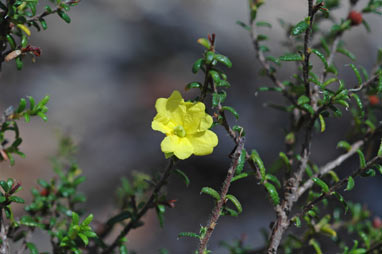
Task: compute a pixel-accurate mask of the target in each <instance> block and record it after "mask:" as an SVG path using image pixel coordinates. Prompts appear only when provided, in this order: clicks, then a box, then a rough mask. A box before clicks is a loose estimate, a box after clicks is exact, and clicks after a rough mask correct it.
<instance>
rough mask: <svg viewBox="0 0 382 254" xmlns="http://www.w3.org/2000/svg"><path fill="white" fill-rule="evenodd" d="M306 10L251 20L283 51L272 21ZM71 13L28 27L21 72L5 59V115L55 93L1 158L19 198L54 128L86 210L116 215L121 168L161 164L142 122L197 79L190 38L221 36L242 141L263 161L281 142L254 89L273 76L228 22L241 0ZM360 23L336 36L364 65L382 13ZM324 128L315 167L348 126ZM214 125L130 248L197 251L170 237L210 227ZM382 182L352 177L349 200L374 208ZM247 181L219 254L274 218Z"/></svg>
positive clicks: (147, 0) (242, 12) (51, 144)
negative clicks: (18, 154)
mask: <svg viewBox="0 0 382 254" xmlns="http://www.w3.org/2000/svg"><path fill="white" fill-rule="evenodd" d="M42 2H43V1H42ZM342 2H343V5H344V6H345V8H343V9H342V10H339V11H336V14H337V15H338V18H340V17H346V16H347V14H346V13H347V10H348V2H347V1H345V0H343V1H342ZM365 2H366V0H362V1H360V3H359V5H358V7H359V6H362V5H363V4H364V3H365ZM305 9H306V3H305V1H302V0H289V1H282V0H268V1H266V5H265V6H264V8H262V10H261V13H259V14H258V17H259V19H260V20H265V21H268V22H270V23H272V24H273V29H272V30H264V33H266V34H267V35H268V36H269V38H270V40H269V44H268V45H269V47H270V48H271V49H272V54H273V55H275V56H278V55H281V54H282V53H283V52H284V51H285V49H284V48H283V47H281V46H280V41H281V40H285V33H284V32H283V30H282V29H281V27H280V25H279V23H278V21H277V18H282V19H284V20H286V21H288V22H292V23H293V22H294V23H296V22H298V21H299V20H301V19H302V18H303V17H304V16H305V15H306V14H305V12H306V10H305ZM69 14H70V16H71V18H72V23H71V24H70V25H67V24H65V23H64V22H63V21H62V20H60V19H59V18H58V17H49V18H48V19H47V22H48V26H49V29H48V31H46V32H41V33H37V32H34V34H33V35H32V41H31V44H32V45H35V46H39V47H41V48H42V50H43V54H42V56H41V57H40V58H38V59H37V63H35V64H33V63H31V61H30V60H26V62H27V64H26V65H25V67H24V70H23V71H22V72H17V71H16V70H15V69H16V68H15V66H14V65H13V64H6V65H4V66H3V72H2V73H1V74H0V85H1V90H0V109H1V111H3V110H4V109H5V108H6V107H7V106H9V105H16V104H17V103H18V101H19V98H20V97H22V96H26V95H32V96H34V97H35V98H36V99H40V98H42V97H43V96H44V95H46V94H48V95H50V96H51V101H50V103H49V105H48V106H49V112H48V117H49V121H48V123H43V122H42V121H41V119H34V120H33V121H32V123H30V124H28V126H26V125H25V124H22V125H21V131H22V133H23V137H24V143H23V145H22V149H23V151H24V152H25V153H26V154H27V158H26V159H18V160H17V162H16V166H14V167H12V168H11V167H9V166H8V165H7V164H6V163H1V164H0V167H1V168H0V177H1V178H2V179H3V178H7V177H14V178H16V179H19V180H21V182H22V184H23V187H24V190H23V192H22V195H23V196H24V197H26V198H30V194H29V192H28V189H29V188H30V187H31V186H36V183H35V182H36V179H37V178H48V177H50V176H51V175H52V171H51V167H50V162H49V157H50V156H52V155H54V153H55V151H56V148H57V140H58V138H57V137H58V136H59V133H66V134H70V135H71V136H73V137H74V139H75V141H76V143H77V144H78V146H79V152H78V161H79V164H80V166H81V167H82V169H83V172H84V174H85V175H86V177H87V179H88V181H87V182H86V183H85V184H83V186H82V190H83V191H84V192H85V193H86V194H87V196H88V203H87V206H86V208H87V209H88V210H89V211H90V212H92V213H94V214H95V215H96V217H98V218H100V219H101V220H102V218H104V217H105V216H107V215H111V214H113V206H112V204H113V201H114V197H115V187H116V186H117V185H118V184H119V182H120V178H121V177H122V176H129V174H130V173H131V172H133V171H135V170H139V171H143V172H147V173H152V172H156V171H158V170H160V169H161V168H163V166H164V165H165V159H164V156H163V154H162V153H161V151H160V147H159V144H160V141H161V139H162V138H163V136H162V135H161V134H160V133H159V132H154V131H152V130H151V127H150V126H151V120H152V118H153V116H154V115H155V109H154V104H155V100H156V98H158V97H168V96H169V94H170V93H171V91H172V90H174V89H178V90H180V91H182V93H183V94H184V95H185V97H186V98H191V97H192V96H193V94H192V93H191V92H188V93H185V92H184V89H183V88H184V86H185V84H187V83H188V82H190V81H195V80H200V79H201V76H199V75H194V74H192V73H191V66H192V64H193V62H194V61H195V60H196V59H197V58H198V57H199V56H200V55H201V53H202V48H201V46H200V45H198V44H197V43H196V40H197V39H198V38H200V37H205V36H206V35H207V34H208V33H212V32H213V33H216V36H217V49H218V51H220V52H221V53H223V54H225V55H227V56H228V57H230V58H231V60H232V62H233V65H234V66H233V68H232V70H230V71H229V72H228V74H229V81H230V82H231V84H232V88H231V89H230V93H229V97H228V100H227V104H231V105H233V106H234V107H235V108H236V109H237V110H238V111H239V112H240V114H241V118H240V120H239V123H240V125H242V126H244V127H245V129H246V132H247V144H248V145H247V146H248V147H251V148H256V149H257V150H258V151H259V153H260V154H261V155H262V156H263V159H264V161H265V163H266V165H270V164H271V163H272V160H273V159H274V158H275V157H276V156H277V155H278V152H279V151H280V149H282V147H283V138H284V135H285V133H284V130H283V128H284V127H285V126H286V125H287V123H288V122H287V121H288V119H287V118H286V117H285V116H284V115H283V114H281V113H279V112H277V111H274V110H272V109H269V108H265V107H263V104H264V102H265V101H267V100H268V99H269V98H271V97H270V95H269V94H259V95H257V96H255V92H256V89H257V88H258V87H259V86H264V85H269V84H270V82H269V80H267V79H264V78H262V77H259V75H258V72H259V69H260V68H259V66H258V64H257V61H256V59H255V53H254V50H253V48H252V44H251V41H250V38H249V35H248V34H247V32H246V31H245V30H244V29H242V28H241V27H239V26H238V25H236V24H235V23H236V21H237V20H243V21H246V20H248V11H247V1H246V0H235V1H232V0H231V1H229V0H219V1H217V0H209V1H207V0H193V1H181V0H110V1H101V0H92V1H85V0H84V1H82V2H81V3H80V4H79V6H77V7H75V8H73V9H72V11H71V12H70V13H69ZM365 19H367V20H368V21H369V22H370V25H371V29H372V31H373V32H372V33H370V34H368V33H367V32H366V31H365V29H364V28H363V27H356V28H355V29H353V31H352V32H351V33H347V34H346V35H345V37H344V39H345V40H346V41H347V47H348V48H349V49H352V51H353V53H354V54H355V55H356V56H357V57H358V60H359V62H358V63H359V64H361V65H363V66H365V67H366V68H367V69H371V68H372V65H373V64H374V54H375V53H374V52H375V51H376V49H377V48H378V47H381V46H382V35H381V33H380V27H381V25H382V19H381V18H380V17H376V16H374V15H369V16H366V17H365ZM336 59H338V60H339V61H340V62H338V63H339V64H338V66H339V69H340V71H342V73H343V78H344V79H345V80H346V81H355V77H354V74H352V73H351V72H348V69H350V68H345V67H344V64H346V63H349V61H350V60H348V59H346V58H344V57H341V56H339V57H338V58H336ZM341 61H342V62H341ZM284 70H285V72H284V73H281V76H280V78H281V79H286V78H288V77H290V73H291V71H294V69H293V67H289V66H286V67H285V68H284ZM272 98H273V100H274V101H275V100H277V99H279V98H274V97H272ZM232 121H234V119H232ZM327 125H328V126H327V132H325V133H324V134H323V135H320V137H319V138H318V137H316V138H315V139H314V141H315V143H314V144H313V159H314V160H315V161H317V162H319V164H323V163H325V162H326V161H328V160H330V159H333V158H335V157H336V156H337V155H338V154H339V151H337V150H336V149H335V145H336V143H337V141H338V140H339V139H341V138H343V137H334V136H333V133H337V135H338V130H345V131H346V130H348V129H350V128H351V126H348V125H347V123H346V122H343V123H341V122H340V123H339V122H335V123H334V122H330V121H329V122H328V123H327ZM345 131H341V132H340V133H344V134H345ZM216 132H217V133H218V135H219V145H218V147H217V148H216V150H215V152H214V154H213V155H210V156H206V157H193V158H192V159H189V160H187V162H185V163H184V162H182V163H180V164H179V165H178V166H179V168H181V169H182V170H184V171H185V172H186V173H187V174H188V175H189V177H190V179H191V185H190V186H189V188H186V187H185V186H184V184H183V182H182V180H181V179H180V178H177V176H173V177H172V178H171V184H170V185H169V187H168V193H169V197H171V198H173V199H177V200H178V201H177V202H176V208H175V209H170V210H168V211H167V212H166V226H165V229H160V228H159V224H158V221H157V219H156V217H155V214H154V213H149V214H148V215H147V216H146V217H145V223H146V226H145V227H143V228H140V229H138V230H135V231H133V232H132V233H131V234H130V235H129V242H128V244H129V248H131V249H134V250H136V251H137V252H138V253H140V254H152V253H158V250H159V249H160V248H167V249H169V250H170V253H173V254H175V253H176V254H183V253H192V250H193V249H195V248H196V245H197V242H196V241H195V240H193V239H180V240H177V234H178V233H179V232H182V231H198V230H199V226H200V225H201V224H205V223H206V221H207V219H208V216H209V212H210V210H211V208H212V206H213V203H212V200H211V199H210V198H209V197H205V196H200V195H199V191H200V189H201V187H203V186H206V185H209V186H211V187H215V188H216V189H219V186H220V184H221V182H222V181H223V179H224V177H225V173H226V170H227V169H228V167H229V159H228V158H227V156H226V155H227V154H229V153H230V151H231V149H232V148H233V143H232V141H231V140H230V139H229V137H227V135H226V134H225V132H224V131H223V130H222V128H221V127H218V128H216ZM222 158H223V159H222ZM354 163H356V164H357V163H358V162H357V161H353V162H349V163H348V164H347V165H346V168H345V167H344V168H343V169H342V170H343V172H345V171H346V170H351V167H352V166H353V165H354ZM381 182H382V179H381V177H376V178H374V179H368V180H367V181H365V180H360V181H358V184H357V185H356V189H355V190H354V191H352V193H351V197H352V198H353V199H354V200H356V201H359V202H363V203H365V204H367V205H368V206H369V207H370V209H371V210H372V211H373V212H375V213H376V214H377V215H382V203H381V202H375V200H379V197H378V196H376V195H378V194H376V193H378V192H379V191H380V187H378V185H379V186H380V184H381ZM254 183H255V182H254V181H253V179H248V180H244V181H243V182H242V183H241V184H240V186H239V184H234V185H233V186H232V193H233V194H235V195H236V196H237V197H238V198H239V200H241V202H242V204H243V208H244V212H243V214H242V215H240V216H239V217H238V218H230V217H224V218H222V219H221V220H220V222H219V225H218V226H217V230H216V231H215V234H214V236H213V238H212V240H211V243H210V246H211V248H212V249H215V250H216V253H225V252H224V251H222V249H221V248H220V247H219V246H218V244H219V241H221V240H227V241H230V240H232V239H238V238H240V237H241V236H242V235H246V236H247V240H246V243H248V245H250V246H260V245H261V244H262V243H263V238H262V236H261V234H260V232H259V229H260V228H262V227H264V228H269V223H270V222H271V221H272V219H273V218H274V214H273V212H272V210H271V206H270V205H269V204H268V203H269V202H267V201H266V200H264V197H265V193H264V191H263V190H262V189H261V188H259V187H258V186H257V185H256V184H254ZM41 237H43V236H41ZM42 239H43V238H42ZM36 241H37V242H40V246H42V249H41V250H44V248H45V249H46V250H49V249H47V246H44V243H43V242H44V241H43V240H41V238H36Z"/></svg>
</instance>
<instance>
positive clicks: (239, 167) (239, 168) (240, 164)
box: [235, 149, 247, 175]
mask: <svg viewBox="0 0 382 254" xmlns="http://www.w3.org/2000/svg"><path fill="white" fill-rule="evenodd" d="M246 155H247V152H246V151H245V149H243V150H241V154H240V157H239V161H238V164H237V167H236V171H235V175H239V174H240V173H241V172H242V171H243V169H244V164H245V161H246Z"/></svg>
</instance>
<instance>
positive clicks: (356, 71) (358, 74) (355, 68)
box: [349, 64, 362, 85]
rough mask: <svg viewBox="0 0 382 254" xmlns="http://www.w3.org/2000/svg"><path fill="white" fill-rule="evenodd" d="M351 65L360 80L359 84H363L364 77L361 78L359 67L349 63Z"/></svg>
mask: <svg viewBox="0 0 382 254" xmlns="http://www.w3.org/2000/svg"><path fill="white" fill-rule="evenodd" d="M349 66H350V67H351V68H352V70H353V71H354V74H355V76H356V77H357V80H358V84H359V85H361V84H362V78H361V74H360V73H359V71H358V69H357V67H356V66H355V65H354V64H349Z"/></svg>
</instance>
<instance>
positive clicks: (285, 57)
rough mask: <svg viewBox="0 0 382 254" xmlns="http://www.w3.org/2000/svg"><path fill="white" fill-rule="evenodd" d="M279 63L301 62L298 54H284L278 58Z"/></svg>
mask: <svg viewBox="0 0 382 254" xmlns="http://www.w3.org/2000/svg"><path fill="white" fill-rule="evenodd" d="M279 59H280V61H302V59H303V58H302V56H301V55H300V54H285V55H283V56H280V57H279Z"/></svg>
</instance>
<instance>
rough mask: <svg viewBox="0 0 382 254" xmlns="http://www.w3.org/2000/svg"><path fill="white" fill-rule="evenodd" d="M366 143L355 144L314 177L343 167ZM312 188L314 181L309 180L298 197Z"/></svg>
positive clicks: (299, 190) (299, 189)
mask: <svg viewBox="0 0 382 254" xmlns="http://www.w3.org/2000/svg"><path fill="white" fill-rule="evenodd" d="M364 143H365V142H364V141H363V140H359V141H357V142H355V143H354V144H352V145H351V149H350V150H349V151H348V152H347V153H345V154H342V155H341V156H339V157H338V158H336V159H335V160H333V161H331V162H328V163H327V164H326V165H324V166H323V167H322V168H320V170H319V172H318V173H317V174H315V175H314V176H312V177H320V176H322V175H325V174H327V173H328V172H329V171H330V170H333V169H335V168H336V167H338V166H339V165H341V164H342V163H343V162H344V161H346V160H347V159H348V158H350V157H351V156H352V155H354V154H355V153H356V152H357V150H358V149H359V148H360V147H361V146H363V144H364ZM312 186H313V180H312V179H309V180H307V181H306V182H305V183H304V184H303V185H302V186H300V188H298V191H297V196H298V197H301V196H302V194H304V192H305V191H306V190H308V189H310V188H311V187H312Z"/></svg>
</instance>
